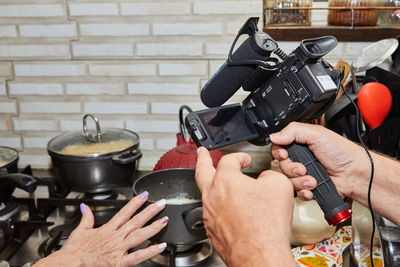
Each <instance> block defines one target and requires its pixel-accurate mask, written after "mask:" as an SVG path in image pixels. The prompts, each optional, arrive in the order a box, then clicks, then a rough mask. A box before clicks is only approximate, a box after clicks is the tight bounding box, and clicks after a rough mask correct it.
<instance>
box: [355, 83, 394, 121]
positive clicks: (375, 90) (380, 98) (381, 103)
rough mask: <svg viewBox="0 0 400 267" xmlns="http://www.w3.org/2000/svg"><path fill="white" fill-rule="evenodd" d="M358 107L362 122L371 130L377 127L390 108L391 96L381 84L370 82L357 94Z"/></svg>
mask: <svg viewBox="0 0 400 267" xmlns="http://www.w3.org/2000/svg"><path fill="white" fill-rule="evenodd" d="M357 103H358V107H359V109H360V112H361V114H362V116H363V118H364V121H365V122H366V123H367V124H368V125H369V127H370V128H371V129H374V128H376V127H378V126H379V125H380V124H381V123H382V122H383V120H384V119H385V118H386V116H387V114H388V113H389V111H390V108H391V107H392V94H391V93H390V90H389V89H388V88H387V87H386V86H385V85H383V84H381V83H377V82H370V83H366V84H364V85H363V86H362V87H361V89H360V92H358V100H357Z"/></svg>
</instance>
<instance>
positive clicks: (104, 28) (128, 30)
mask: <svg viewBox="0 0 400 267" xmlns="http://www.w3.org/2000/svg"><path fill="white" fill-rule="evenodd" d="M79 28H80V33H81V35H82V36H124V37H126V36H141V35H149V32H150V29H149V24H146V23H132V24H128V23H111V24H104V23H101V24H100V23H91V24H80V26H79Z"/></svg>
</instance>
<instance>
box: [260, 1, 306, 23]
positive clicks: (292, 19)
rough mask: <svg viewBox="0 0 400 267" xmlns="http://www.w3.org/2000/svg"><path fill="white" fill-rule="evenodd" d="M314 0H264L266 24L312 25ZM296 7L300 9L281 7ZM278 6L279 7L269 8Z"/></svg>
mask: <svg viewBox="0 0 400 267" xmlns="http://www.w3.org/2000/svg"><path fill="white" fill-rule="evenodd" d="M311 6H312V0H264V7H265V8H266V10H265V24H266V25H272V26H310V25H311V12H310V10H309V9H301V8H302V7H311ZM286 7H295V8H299V9H281V10H280V9H279V8H286ZM268 8H278V9H268Z"/></svg>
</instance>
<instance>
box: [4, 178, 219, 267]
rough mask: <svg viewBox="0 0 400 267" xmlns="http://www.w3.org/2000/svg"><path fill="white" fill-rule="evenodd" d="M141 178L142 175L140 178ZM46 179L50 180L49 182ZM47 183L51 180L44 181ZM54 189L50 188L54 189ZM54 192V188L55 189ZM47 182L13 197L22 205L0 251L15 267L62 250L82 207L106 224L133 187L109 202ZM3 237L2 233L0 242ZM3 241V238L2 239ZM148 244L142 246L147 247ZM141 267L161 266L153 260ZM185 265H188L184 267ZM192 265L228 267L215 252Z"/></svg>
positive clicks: (97, 221) (97, 222)
mask: <svg viewBox="0 0 400 267" xmlns="http://www.w3.org/2000/svg"><path fill="white" fill-rule="evenodd" d="M137 177H139V176H137ZM46 179H47V180H46ZM44 181H47V182H49V181H51V179H50V178H45V179H44ZM51 187H52V186H50V188H51ZM53 189H54V188H53ZM53 189H51V190H49V187H48V186H47V185H46V183H42V184H41V185H39V186H38V187H37V189H36V191H35V192H34V193H31V194H29V193H26V192H24V191H22V190H19V189H16V190H15V192H14V194H13V198H14V200H15V201H16V202H17V203H19V204H20V205H19V206H20V210H19V212H18V214H17V215H15V216H14V217H13V218H12V219H9V220H7V221H5V222H3V224H5V225H8V226H10V229H11V231H12V236H13V239H12V240H11V241H10V242H8V243H7V247H6V248H4V249H2V250H0V259H3V260H7V261H8V262H9V264H10V265H11V266H12V267H14V266H23V265H24V264H27V265H26V266H30V265H29V263H32V262H35V261H37V260H39V259H40V258H42V257H45V256H46V255H48V254H50V253H51V252H53V251H55V250H57V249H59V248H60V247H61V246H62V244H63V243H64V242H65V239H66V238H67V237H68V234H69V233H70V232H71V231H72V229H74V228H75V227H76V225H77V224H78V223H79V220H80V216H81V214H80V212H79V204H80V203H82V202H84V203H85V204H87V205H89V206H90V207H91V208H92V210H93V213H94V215H95V226H99V225H102V224H104V223H105V222H107V221H108V220H109V219H110V218H111V217H112V216H113V215H114V214H115V213H116V212H117V211H118V210H119V209H120V208H121V207H122V206H123V205H124V204H125V203H127V202H128V201H129V199H131V198H132V190H131V188H130V187H126V188H117V189H115V190H114V191H113V193H112V196H111V197H110V198H109V199H103V198H104V196H98V195H97V196H96V197H95V198H94V199H93V196H91V195H88V194H84V193H78V192H62V193H61V192H55V191H54V190H53ZM1 238H2V236H1V234H0V239H1ZM3 238H4V236H3ZM148 243H149V242H148V241H146V242H145V243H144V244H142V245H141V246H142V247H143V246H146V245H148ZM137 266H138V267H152V266H160V265H158V264H156V263H153V262H151V261H146V262H143V263H141V264H139V265H137ZM181 266H186V265H181ZM192 266H204V267H208V266H210V267H211V266H212V267H220V266H225V265H224V264H223V262H222V260H221V259H220V258H219V256H218V255H217V254H216V253H215V252H212V253H211V256H210V257H209V258H207V259H206V260H204V261H202V262H200V263H198V264H195V265H192Z"/></svg>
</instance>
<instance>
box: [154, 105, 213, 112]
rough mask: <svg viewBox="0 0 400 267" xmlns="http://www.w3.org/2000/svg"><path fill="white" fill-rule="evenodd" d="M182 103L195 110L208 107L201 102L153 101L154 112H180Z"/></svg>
mask: <svg viewBox="0 0 400 267" xmlns="http://www.w3.org/2000/svg"><path fill="white" fill-rule="evenodd" d="M182 105H188V106H189V107H191V108H192V109H193V110H200V109H205V108H207V107H206V106H204V105H203V104H201V103H198V102H197V103H185V102H182V103H168V102H156V103H151V113H152V114H178V112H179V107H180V106H182Z"/></svg>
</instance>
